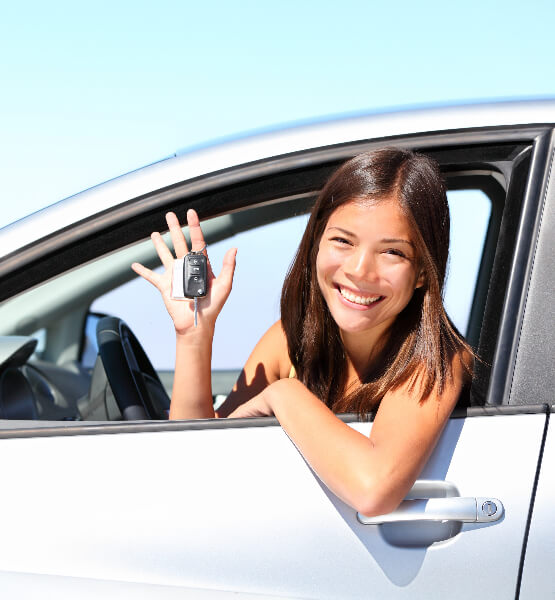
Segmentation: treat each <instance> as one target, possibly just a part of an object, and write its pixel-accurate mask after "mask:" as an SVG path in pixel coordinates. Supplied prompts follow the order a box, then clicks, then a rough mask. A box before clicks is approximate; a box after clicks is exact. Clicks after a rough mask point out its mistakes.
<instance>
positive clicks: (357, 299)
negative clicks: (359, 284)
mask: <svg viewBox="0 0 555 600" xmlns="http://www.w3.org/2000/svg"><path fill="white" fill-rule="evenodd" d="M339 292H340V293H341V295H342V296H343V298H347V300H349V302H354V303H355V304H363V305H364V306H368V305H369V304H372V303H374V302H376V301H377V300H379V299H380V298H381V296H368V297H364V296H357V295H356V294H353V293H352V292H349V291H348V290H345V289H343V288H342V287H340V288H339Z"/></svg>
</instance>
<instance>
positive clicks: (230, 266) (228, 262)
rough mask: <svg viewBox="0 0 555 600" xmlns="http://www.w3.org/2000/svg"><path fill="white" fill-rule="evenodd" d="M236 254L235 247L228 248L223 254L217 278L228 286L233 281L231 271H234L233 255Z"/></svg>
mask: <svg viewBox="0 0 555 600" xmlns="http://www.w3.org/2000/svg"><path fill="white" fill-rule="evenodd" d="M236 256H237V248H230V249H229V250H228V251H227V252H226V253H225V256H224V262H223V264H222V270H221V271H220V275H219V277H218V279H219V280H220V281H221V282H222V283H224V284H227V285H228V286H229V288H230V289H231V284H232V283H233V273H235V257H236Z"/></svg>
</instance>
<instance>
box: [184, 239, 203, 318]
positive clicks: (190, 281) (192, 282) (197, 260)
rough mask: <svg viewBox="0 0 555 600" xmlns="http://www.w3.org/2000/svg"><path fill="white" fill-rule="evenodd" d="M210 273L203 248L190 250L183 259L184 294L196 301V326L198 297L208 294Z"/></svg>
mask: <svg viewBox="0 0 555 600" xmlns="http://www.w3.org/2000/svg"><path fill="white" fill-rule="evenodd" d="M207 275H208V269H207V260H206V256H205V255H204V254H203V250H199V251H197V252H192V251H191V252H189V254H186V255H185V257H184V259H183V295H184V296H185V297H186V298H193V299H194V302H195V327H196V326H197V312H198V304H197V303H198V299H199V298H204V297H205V296H206V280H207Z"/></svg>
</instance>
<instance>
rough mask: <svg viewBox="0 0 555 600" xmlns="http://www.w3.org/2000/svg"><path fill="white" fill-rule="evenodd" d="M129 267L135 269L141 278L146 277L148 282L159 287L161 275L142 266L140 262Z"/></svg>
mask: <svg viewBox="0 0 555 600" xmlns="http://www.w3.org/2000/svg"><path fill="white" fill-rule="evenodd" d="M131 268H132V269H133V271H135V273H137V275H140V276H141V277H142V278H143V279H146V280H147V281H148V282H149V283H152V285H154V286H155V287H157V288H159V283H160V280H161V277H160V275H158V273H155V272H154V271H151V270H150V269H147V268H146V267H143V265H141V264H140V263H133V264H132V265H131Z"/></svg>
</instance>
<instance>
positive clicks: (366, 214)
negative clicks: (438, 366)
mask: <svg viewBox="0 0 555 600" xmlns="http://www.w3.org/2000/svg"><path fill="white" fill-rule="evenodd" d="M413 237H414V236H413V234H412V231H411V228H410V226H409V223H408V220H407V218H406V217H405V215H404V214H403V212H402V211H401V208H400V207H399V204H398V202H397V201H396V200H395V199H390V198H386V199H384V200H380V201H378V202H374V203H368V202H366V203H365V202H364V200H361V201H357V200H353V201H352V202H347V203H346V204H343V205H342V206H340V207H339V208H338V209H337V210H335V211H334V212H333V213H332V214H331V216H330V218H329V220H328V222H327V224H326V228H325V229H324V233H323V235H322V238H321V240H320V245H319V248H318V256H317V258H316V274H317V278H318V284H319V286H320V290H321V292H322V295H323V297H324V299H325V301H326V303H327V305H328V308H329V310H330V313H331V315H332V317H333V318H334V320H335V322H336V323H337V325H338V327H339V329H340V330H341V332H342V334H345V333H349V334H360V333H370V332H372V334H373V336H379V335H381V333H383V332H384V331H386V330H387V329H388V328H389V326H390V325H391V324H392V323H393V321H394V320H395V318H396V317H397V315H398V314H399V313H400V312H401V311H402V310H403V309H404V308H405V306H406V305H407V304H408V302H409V301H410V299H411V298H412V295H413V293H414V290H415V289H416V288H417V287H420V286H421V285H422V282H423V277H422V276H421V275H420V269H419V267H418V260H417V256H416V248H415V244H414V239H413ZM374 339H377V338H374Z"/></svg>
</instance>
